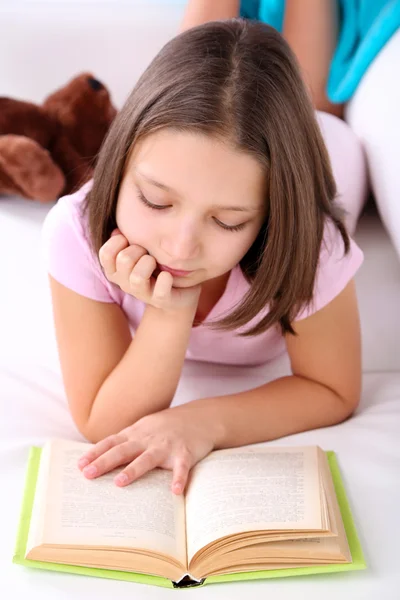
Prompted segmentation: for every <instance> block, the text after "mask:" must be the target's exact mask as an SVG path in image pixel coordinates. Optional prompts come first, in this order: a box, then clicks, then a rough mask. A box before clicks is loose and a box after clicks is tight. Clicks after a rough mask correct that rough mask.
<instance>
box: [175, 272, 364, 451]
mask: <svg viewBox="0 0 400 600" xmlns="http://www.w3.org/2000/svg"><path fill="white" fill-rule="evenodd" d="M295 330H296V332H297V334H298V335H297V336H296V337H294V336H288V338H287V348H288V352H289V356H290V359H291V366H292V371H293V375H292V376H288V377H283V378H280V379H277V380H275V381H273V382H271V383H267V384H265V385H262V386H261V387H258V388H255V389H253V390H249V391H245V392H240V393H238V394H232V395H227V396H222V397H216V398H206V399H201V400H196V401H194V402H191V403H190V404H188V405H187V406H186V405H185V406H182V407H180V406H179V407H176V408H172V409H170V410H171V411H174V410H175V411H180V412H182V414H183V411H187V412H188V413H190V414H191V418H192V419H193V421H194V422H196V421H198V422H199V423H201V424H203V426H205V427H206V424H207V422H209V423H218V424H219V430H218V435H219V437H218V438H217V439H216V440H215V446H214V447H215V448H231V447H237V446H242V445H246V444H253V443H258V442H265V441H269V440H274V439H276V438H280V437H283V436H287V435H290V434H293V433H298V432H300V431H306V430H309V429H316V428H319V427H327V426H330V425H336V424H337V423H340V422H341V421H343V420H345V419H347V418H348V417H349V416H350V415H351V414H352V413H353V411H354V410H355V409H356V407H357V405H358V402H359V399H360V389H361V350H360V346H361V344H360V325H359V317H358V309H357V300H356V292H355V285H354V282H351V283H350V284H349V285H348V286H347V287H346V288H345V290H344V291H343V292H342V293H341V294H340V295H339V296H337V297H336V298H335V299H334V300H333V301H332V302H330V303H329V304H328V305H327V306H326V307H324V308H323V309H321V310H320V311H318V312H317V313H315V314H313V315H312V316H310V317H308V318H307V319H304V320H302V321H299V322H297V323H295Z"/></svg>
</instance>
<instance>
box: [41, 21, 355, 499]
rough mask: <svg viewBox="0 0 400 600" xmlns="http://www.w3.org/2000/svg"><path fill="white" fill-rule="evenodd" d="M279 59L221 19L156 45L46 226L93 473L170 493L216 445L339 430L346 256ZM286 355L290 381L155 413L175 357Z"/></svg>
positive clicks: (297, 82)
mask: <svg viewBox="0 0 400 600" xmlns="http://www.w3.org/2000/svg"><path fill="white" fill-rule="evenodd" d="M335 195H336V189H335V182H334V178H333V176H332V172H331V167H330V163H329V159H328V154H327V152H326V149H325V146H324V143H323V140H322V137H321V133H320V130H319V127H318V124H317V122H316V119H315V115H314V112H313V110H312V106H311V103H310V100H309V97H308V95H307V92H306V91H305V88H304V86H303V84H302V81H301V77H300V75H299V71H298V68H297V66H296V63H295V60H294V57H293V54H292V53H291V51H290V49H289V47H288V45H287V44H286V43H285V42H284V40H283V39H282V37H281V36H280V34H279V33H277V32H276V31H275V30H274V29H272V28H270V27H269V26H268V25H265V24H262V23H256V22H254V23H251V22H246V21H242V20H231V21H226V22H220V23H208V24H206V25H203V26H200V27H196V28H193V29H190V30H189V31H186V32H184V33H182V34H181V35H179V36H177V37H176V38H175V39H173V40H172V41H171V42H169V43H168V44H167V45H166V46H165V47H164V48H163V49H162V50H161V52H160V53H159V55H158V56H157V57H156V58H155V59H154V61H153V62H152V64H151V65H150V66H149V68H148V69H147V70H146V72H145V73H144V74H143V76H142V77H141V79H140V81H139V82H138V84H137V85H136V87H135V89H134V90H133V92H132V94H131V96H130V98H129V99H128V101H127V103H126V104H125V106H124V107H123V109H122V110H121V112H120V113H119V115H118V116H117V118H116V119H115V121H114V123H113V125H112V126H111V129H110V131H109V135H108V136H107V139H106V141H105V143H104V146H103V148H102V150H101V153H100V156H99V160H98V163H97V167H96V170H95V175H94V179H93V181H91V182H89V183H87V184H86V185H85V186H84V187H83V188H82V189H80V190H79V191H77V192H76V193H75V194H73V195H71V196H66V197H64V198H62V199H61V200H59V202H58V204H57V205H56V206H55V207H54V208H53V209H52V210H51V211H50V213H49V215H48V217H47V219H46V222H45V225H44V232H43V234H44V243H45V249H46V254H47V259H48V271H49V274H50V283H51V291H52V299H53V308H54V318H55V326H56V333H57V339H58V345H59V355H60V361H61V367H62V373H63V380H64V385H65V389H66V394H67V397H68V401H69V406H70V410H71V413H72V416H73V418H74V420H75V423H76V425H77V427H78V428H79V430H80V431H81V432H82V434H83V435H84V436H85V437H86V438H87V439H88V440H90V441H92V442H95V445H94V446H91V447H90V449H89V451H88V452H87V453H86V454H85V455H84V456H83V457H82V458H81V460H80V461H79V467H80V468H81V469H82V470H83V473H84V475H85V476H86V477H89V478H94V477H97V476H99V475H101V474H103V473H106V472H108V471H110V470H112V469H114V468H116V467H118V466H120V465H127V466H125V467H124V468H123V470H121V471H120V472H119V474H118V475H117V477H116V479H115V482H116V484H117V485H126V484H129V483H130V482H132V481H134V480H136V479H137V478H139V477H140V476H141V475H143V474H144V473H146V472H147V471H149V470H151V469H153V468H155V467H162V468H165V469H171V470H172V471H173V475H172V490H173V491H174V492H175V493H181V492H182V491H183V490H184V487H185V484H186V482H187V478H188V474H189V471H190V469H191V467H192V466H193V465H194V464H196V463H197V462H198V461H199V460H201V459H202V458H203V457H205V456H206V455H207V454H208V453H209V452H210V451H212V450H213V449H219V448H226V447H235V446H241V445H246V444H251V443H257V442H263V441H268V440H272V439H276V438H279V437H281V436H286V435H289V434H292V433H295V432H299V431H305V430H308V429H312V428H318V427H324V426H329V425H334V424H336V423H339V422H341V421H343V420H344V419H346V418H348V417H349V416H350V415H351V414H352V413H353V411H354V410H355V408H356V407H357V404H358V402H359V397H360V372H361V367H360V330H359V319H358V310H357V302H356V294H355V286H354V283H353V276H354V274H355V272H356V271H357V270H358V268H359V266H360V264H361V262H362V253H361V251H360V250H359V248H358V247H357V246H356V244H355V243H354V242H353V241H351V240H350V239H349V237H348V235H347V233H346V230H345V228H344V226H343V224H342V221H341V220H340V218H339V215H338V210H337V209H336V208H335V205H334V200H335ZM285 349H287V351H288V353H289V357H290V360H291V368H292V372H293V374H292V375H291V376H288V377H284V378H280V379H277V380H275V381H273V382H271V383H267V384H265V385H262V386H261V387H258V388H256V389H252V390H248V391H245V392H241V393H237V394H230V395H226V396H222V397H210V398H201V399H198V400H196V401H193V402H190V403H187V404H186V405H182V406H176V407H172V408H171V407H170V405H171V402H172V400H173V397H174V394H175V391H176V388H177V384H178V382H179V378H180V374H181V370H182V365H183V362H184V360H185V358H188V359H195V360H205V361H209V362H210V361H215V362H220V363H227V364H234V365H255V364H261V363H265V362H267V361H270V360H271V359H273V358H274V357H276V356H278V355H279V354H281V353H282V352H283V351H284V350H285Z"/></svg>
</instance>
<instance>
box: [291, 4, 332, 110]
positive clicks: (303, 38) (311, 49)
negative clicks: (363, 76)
mask: <svg viewBox="0 0 400 600" xmlns="http://www.w3.org/2000/svg"><path fill="white" fill-rule="evenodd" d="M283 36H284V37H285V39H286V41H287V42H288V43H289V45H290V46H291V48H292V50H293V51H294V53H295V54H296V56H297V59H298V61H299V63H300V67H301V69H302V72H303V77H304V79H305V81H306V83H307V84H308V86H309V88H310V91H311V95H312V99H313V102H314V105H315V107H316V108H317V109H318V110H322V111H325V112H329V113H331V114H333V115H336V116H339V117H340V116H341V115H342V113H343V106H342V105H340V104H332V103H331V102H330V101H329V100H328V98H327V95H326V91H325V90H326V83H327V80H328V73H329V66H330V62H331V59H332V56H333V53H334V51H335V47H336V43H337V36H338V7H337V1H336V0H286V4H285V18H284V25H283Z"/></svg>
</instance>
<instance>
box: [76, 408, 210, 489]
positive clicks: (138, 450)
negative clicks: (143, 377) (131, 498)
mask: <svg viewBox="0 0 400 600" xmlns="http://www.w3.org/2000/svg"><path fill="white" fill-rule="evenodd" d="M199 413H200V411H193V414H192V411H191V410H190V406H188V405H183V406H177V407H174V408H167V409H166V410H163V411H160V412H158V413H154V414H151V415H147V416H145V417H143V418H142V419H139V421H137V422H136V423H134V424H133V425H130V426H129V427H126V428H125V429H123V430H122V431H121V432H120V433H118V434H116V435H111V436H108V437H107V438H105V439H104V440H102V441H101V442H98V443H97V444H95V445H94V446H92V447H91V449H90V450H89V451H88V452H87V453H86V454H84V456H82V458H81V459H80V460H79V462H78V467H79V469H81V470H82V471H83V474H84V475H85V477H87V478H88V479H94V478H95V477H98V476H99V475H104V474H105V473H108V472H109V471H112V470H113V469H115V468H116V467H119V466H121V465H127V466H125V468H124V469H123V470H122V471H121V472H120V473H119V474H118V475H117V476H116V477H115V479H114V482H115V483H116V485H118V486H125V485H128V484H129V483H132V482H133V481H135V480H136V479H138V478H139V477H141V476H142V475H144V474H145V473H147V472H148V471H151V470H152V469H155V468H156V467H161V468H163V469H169V470H171V471H173V477H172V491H173V492H174V493H175V494H181V493H182V492H183V491H184V489H185V486H186V483H187V480H188V476H189V472H190V469H191V468H192V467H193V466H194V465H195V464H196V463H198V462H199V461H200V460H201V459H202V458H204V457H205V456H207V455H208V454H209V453H210V452H211V451H212V450H213V449H214V447H215V436H214V427H213V425H212V423H210V422H209V420H207V419H206V418H204V416H203V415H201V414H199ZM127 463H129V464H127Z"/></svg>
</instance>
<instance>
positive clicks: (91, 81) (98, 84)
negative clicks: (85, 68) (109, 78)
mask: <svg viewBox="0 0 400 600" xmlns="http://www.w3.org/2000/svg"><path fill="white" fill-rule="evenodd" d="M88 82H89V85H90V87H91V88H92V90H95V91H96V92H97V91H98V90H102V89H103V87H104V85H103V84H102V83H101V81H98V80H97V79H93V77H89V79H88Z"/></svg>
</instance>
